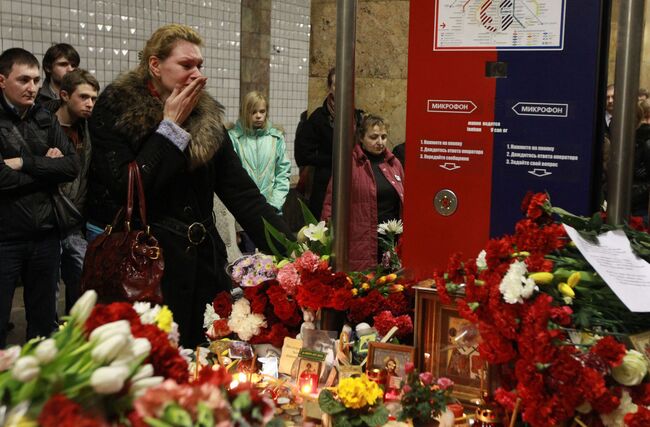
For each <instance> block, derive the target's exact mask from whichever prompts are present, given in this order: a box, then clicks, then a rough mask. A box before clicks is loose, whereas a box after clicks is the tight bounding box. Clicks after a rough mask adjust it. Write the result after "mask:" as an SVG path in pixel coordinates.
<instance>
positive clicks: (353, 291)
mask: <svg viewBox="0 0 650 427" xmlns="http://www.w3.org/2000/svg"><path fill="white" fill-rule="evenodd" d="M358 294H359V290H358V289H357V288H354V289H352V295H354V296H355V297H356V296H357V295H358Z"/></svg>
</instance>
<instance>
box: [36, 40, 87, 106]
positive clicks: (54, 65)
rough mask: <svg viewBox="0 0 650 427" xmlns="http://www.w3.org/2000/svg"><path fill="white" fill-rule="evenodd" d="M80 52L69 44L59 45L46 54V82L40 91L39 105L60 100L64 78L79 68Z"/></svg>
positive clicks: (37, 100)
mask: <svg viewBox="0 0 650 427" xmlns="http://www.w3.org/2000/svg"><path fill="white" fill-rule="evenodd" d="M79 62H81V59H80V58H79V52H77V50H76V49H75V48H74V47H72V46H71V45H69V44H67V43H57V44H55V45H53V46H50V48H49V49H48V50H47V52H45V56H43V71H44V72H45V81H44V82H43V86H42V87H41V89H40V90H39V91H38V96H37V97H36V103H37V104H45V103H47V102H50V101H52V100H55V99H59V91H60V90H61V81H62V80H63V76H65V75H66V74H68V73H69V72H70V71H72V70H76V69H77V68H78V67H79Z"/></svg>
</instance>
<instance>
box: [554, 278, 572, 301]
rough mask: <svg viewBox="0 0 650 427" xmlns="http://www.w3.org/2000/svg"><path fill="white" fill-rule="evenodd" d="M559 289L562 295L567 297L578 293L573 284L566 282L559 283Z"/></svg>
mask: <svg viewBox="0 0 650 427" xmlns="http://www.w3.org/2000/svg"><path fill="white" fill-rule="evenodd" d="M557 290H558V291H560V293H561V294H562V295H564V296H565V297H569V298H575V296H576V293H575V292H574V291H573V289H572V288H571V286H569V285H567V284H566V283H564V282H562V283H560V284H559V285H557Z"/></svg>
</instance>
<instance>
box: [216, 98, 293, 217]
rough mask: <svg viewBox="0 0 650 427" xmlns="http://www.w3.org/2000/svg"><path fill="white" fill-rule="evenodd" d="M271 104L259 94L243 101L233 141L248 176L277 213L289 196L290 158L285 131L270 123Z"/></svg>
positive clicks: (233, 132) (231, 133)
mask: <svg viewBox="0 0 650 427" xmlns="http://www.w3.org/2000/svg"><path fill="white" fill-rule="evenodd" d="M268 106H269V103H268V101H267V100H266V97H265V96H264V95H262V94H261V93H259V92H257V91H253V92H249V93H248V94H246V96H245V97H244V100H243V101H242V104H241V108H240V113H239V120H237V123H236V124H235V127H234V128H232V129H230V130H229V131H228V133H229V134H230V139H231V140H232V144H233V146H234V148H235V152H236V153H237V155H238V156H239V158H240V159H241V162H242V165H243V166H244V169H246V172H248V175H250V177H251V178H252V179H253V181H255V184H257V187H258V188H259V189H260V193H262V195H263V196H264V197H266V201H267V202H269V204H270V205H271V206H273V207H275V208H276V209H277V210H278V211H282V206H283V205H284V201H285V200H286V198H287V193H289V177H290V175H291V162H290V161H289V159H288V158H287V154H286V145H285V142H284V136H283V135H282V132H280V131H279V130H277V129H275V128H274V127H273V126H272V125H271V123H270V122H269V120H268Z"/></svg>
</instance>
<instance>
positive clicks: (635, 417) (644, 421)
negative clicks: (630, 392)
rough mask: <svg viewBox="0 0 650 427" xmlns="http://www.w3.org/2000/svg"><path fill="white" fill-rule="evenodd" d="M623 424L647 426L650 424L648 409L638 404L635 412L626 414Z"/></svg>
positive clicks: (634, 426)
mask: <svg viewBox="0 0 650 427" xmlns="http://www.w3.org/2000/svg"><path fill="white" fill-rule="evenodd" d="M623 420H624V421H625V425H626V426H628V427H647V426H650V410H648V409H647V408H645V407H643V406H639V408H638V409H637V411H636V412H635V413H633V414H632V413H630V414H626V415H625V418H624V419H623Z"/></svg>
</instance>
